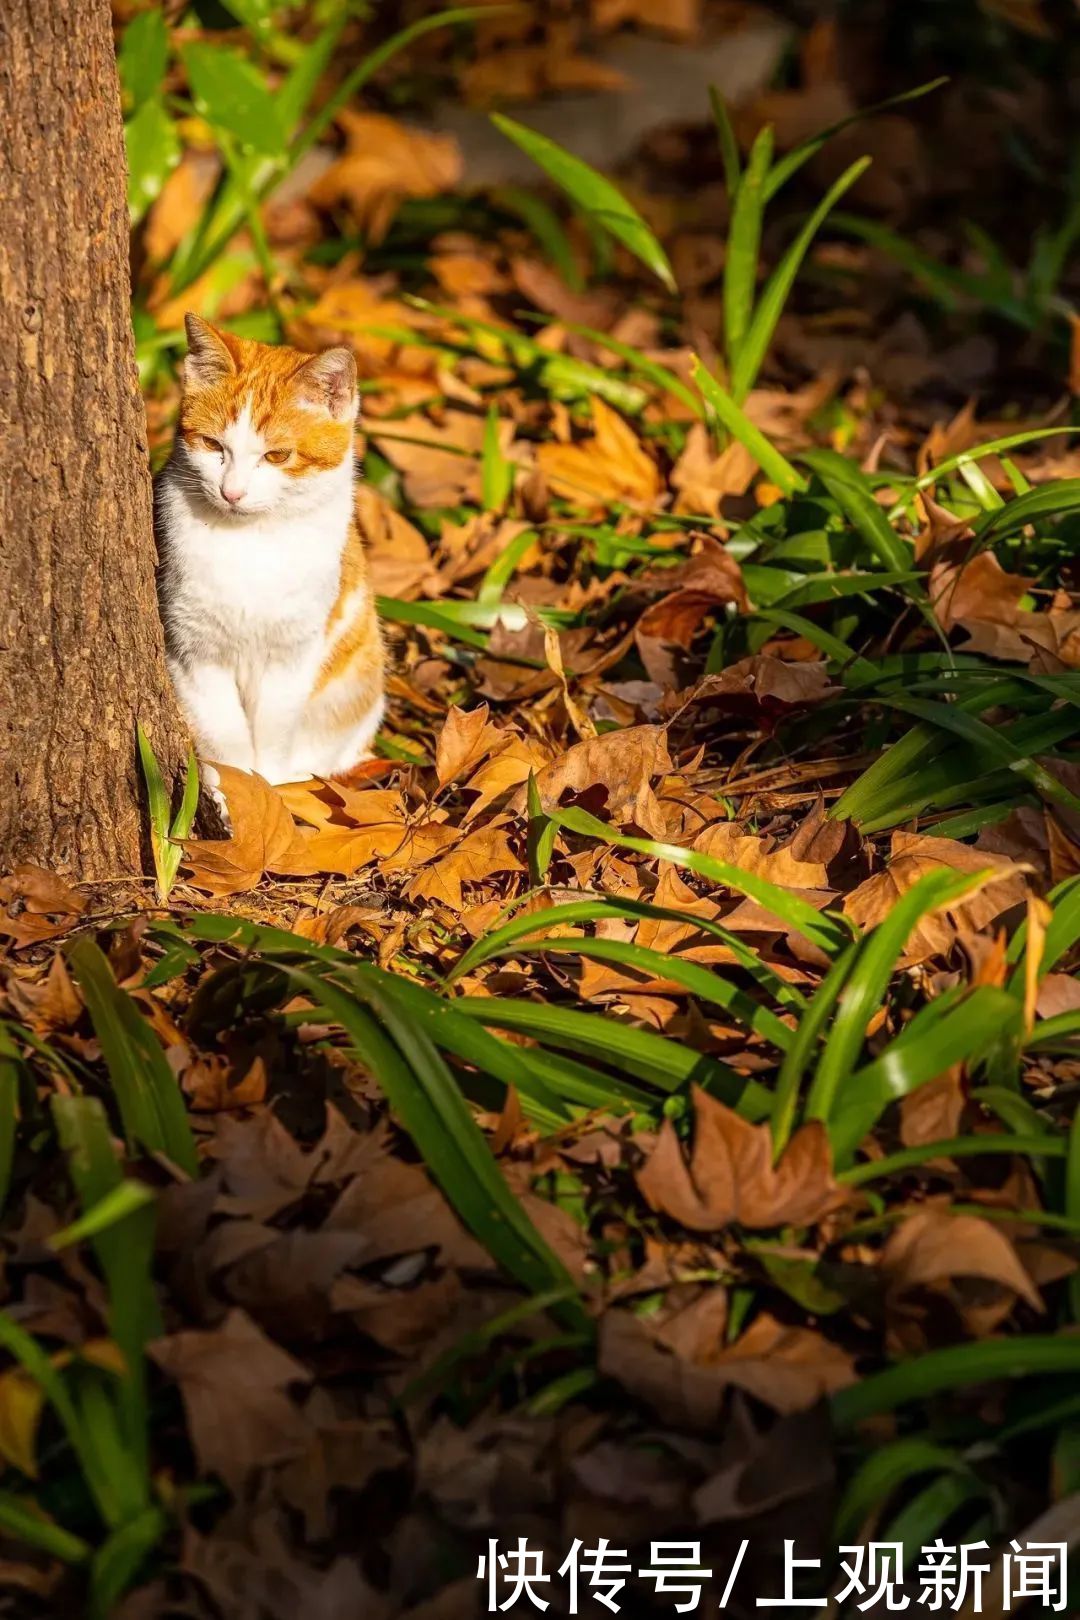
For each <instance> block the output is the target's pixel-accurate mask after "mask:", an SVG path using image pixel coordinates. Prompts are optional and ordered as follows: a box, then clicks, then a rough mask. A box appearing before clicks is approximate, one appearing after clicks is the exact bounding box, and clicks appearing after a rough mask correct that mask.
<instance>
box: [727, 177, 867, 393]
mask: <svg viewBox="0 0 1080 1620" xmlns="http://www.w3.org/2000/svg"><path fill="white" fill-rule="evenodd" d="M869 165H870V159H869V158H859V159H858V161H857V162H855V163H852V164H851V166H850V167H849V168H847V169H845V171H844V173H843V174H842V175H841V176H840V178H839V179H838V180H836V181H835V182H834V183H833V184H832V185H831V186H830V187H829V189H828V191H827V192H826V193H825V195H824V197H823V198H822V199H821V201H820V202H819V203H818V205H817V207H816V208H815V209H814V211H813V213H812V214H811V215H810V218H809V219H808V220H807V221H806V224H805V225H804V226H803V228H802V230H801V231H800V232H799V234H798V236H797V237H796V238H795V240H794V242H792V244H791V246H790V247H789V248H788V250H787V252H786V253H785V254H784V257H783V258H782V259H781V260H780V263H779V264H778V265H777V267H776V269H775V270H774V271H773V273H772V275H771V276H770V277H769V279H768V281H767V282H766V283H765V286H764V288H763V290H762V293H761V297H760V298H759V299H758V303H757V308H756V310H755V311H754V318H753V320H752V322H751V323H750V329H749V331H748V332H747V333H746V336H745V339H744V340H743V342H742V343H741V345H740V348H739V356H738V360H737V361H736V363H735V365H734V367H733V369H732V373H731V392H732V395H733V396H734V398H735V399H736V400H737V401H738V403H739V404H741V403H742V401H743V400H744V399H745V398H746V396H747V394H748V393H749V392H750V390H751V388H753V386H754V383H755V381H756V380H757V375H758V372H759V371H760V370H761V367H762V365H763V364H764V362H765V356H766V354H767V353H768V350H769V344H770V343H771V342H772V337H773V333H774V332H775V330H776V323H777V322H778V321H779V319H780V316H781V315H782V314H783V312H784V305H785V304H786V303H787V301H788V296H789V294H790V292H791V289H792V287H793V286H794V284H795V277H796V276H797V275H798V273H799V269H800V266H801V265H802V262H803V259H804V258H805V257H806V254H807V251H808V249H809V247H810V244H811V242H812V241H813V240H814V237H815V236H816V235H817V233H818V231H819V230H820V228H821V226H822V223H823V222H824V220H825V218H826V216H827V215H828V213H829V211H830V210H831V209H832V208H833V207H834V206H835V205H836V203H837V202H839V200H840V198H841V197H842V196H843V195H844V193H845V191H848V190H849V189H850V187H852V186H853V185H854V184H855V182H856V180H858V178H859V176H860V175H861V174H863V173H864V172H865V170H866V169H867V168H868V167H869ZM744 183H745V182H744Z"/></svg>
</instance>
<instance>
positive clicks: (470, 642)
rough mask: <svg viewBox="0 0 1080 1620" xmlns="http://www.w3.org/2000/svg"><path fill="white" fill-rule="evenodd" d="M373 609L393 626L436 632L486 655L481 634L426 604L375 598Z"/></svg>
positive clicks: (385, 597)
mask: <svg viewBox="0 0 1080 1620" xmlns="http://www.w3.org/2000/svg"><path fill="white" fill-rule="evenodd" d="M375 606H376V609H377V610H378V613H379V617H380V618H382V619H389V620H390V622H391V623H392V624H419V625H423V626H424V627H425V628H426V629H428V630H439V631H441V632H442V634H443V635H444V636H448V637H449V639H450V640H451V641H460V642H463V643H464V645H465V646H466V647H475V648H476V649H477V650H478V651H479V652H486V651H487V644H488V638H487V636H485V635H484V634H483V633H482V631H480V630H474V629H472V628H471V626H469V625H467V624H463V623H462V622H461V621H460V620H459V619H455V618H454V617H453V616H452V615H451V614H450V613H447V612H446V611H445V610H444V607H443V606H439V607H436V606H434V605H432V604H431V603H428V602H405V601H401V600H400V599H399V598H398V597H396V596H377V597H376V598H375Z"/></svg>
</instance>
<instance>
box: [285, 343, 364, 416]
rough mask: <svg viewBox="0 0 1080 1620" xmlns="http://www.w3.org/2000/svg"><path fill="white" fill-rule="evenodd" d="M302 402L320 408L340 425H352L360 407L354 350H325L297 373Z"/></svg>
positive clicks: (306, 362) (308, 361) (313, 357)
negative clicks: (344, 423)
mask: <svg viewBox="0 0 1080 1620" xmlns="http://www.w3.org/2000/svg"><path fill="white" fill-rule="evenodd" d="M294 380H295V383H296V387H297V391H298V393H299V395H300V398H301V400H302V401H303V402H304V404H306V405H316V406H318V407H319V408H320V409H322V410H324V411H329V413H330V415H331V416H332V417H333V418H334V420H335V421H338V422H348V421H351V420H352V418H353V417H354V416H355V415H356V411H357V407H358V405H359V403H360V401H359V397H358V395H357V392H356V361H355V360H354V359H353V355H352V351H351V349H324V350H323V352H322V354H315V355H312V357H311V359H310V360H306V361H305V362H304V364H303V365H302V366H301V367H300V370H299V371H298V372H297V373H296V377H295V379H294Z"/></svg>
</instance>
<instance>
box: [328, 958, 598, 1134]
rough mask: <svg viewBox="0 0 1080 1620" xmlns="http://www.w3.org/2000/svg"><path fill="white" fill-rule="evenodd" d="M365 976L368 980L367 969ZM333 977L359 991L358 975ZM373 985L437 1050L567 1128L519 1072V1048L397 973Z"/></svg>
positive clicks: (537, 1084)
mask: <svg viewBox="0 0 1080 1620" xmlns="http://www.w3.org/2000/svg"><path fill="white" fill-rule="evenodd" d="M366 976H367V977H371V973H370V970H368V972H367V974H366ZM335 977H338V978H340V979H342V980H346V981H347V984H348V988H349V989H350V990H351V991H352V993H353V994H357V993H359V986H358V984H357V974H355V973H353V974H350V973H349V971H348V969H346V968H342V969H340V970H339V972H338V973H337V974H336V975H335ZM377 982H378V984H379V987H380V991H381V993H382V994H383V995H386V996H389V997H390V998H391V999H392V1000H394V1001H395V1002H396V1003H397V1004H398V1005H399V1006H400V1008H401V1009H402V1012H403V1013H404V1014H406V1015H407V1016H408V1017H409V1018H410V1019H412V1020H413V1021H414V1023H415V1025H416V1027H417V1028H418V1029H423V1030H425V1031H426V1032H427V1034H428V1036H429V1037H430V1039H431V1040H432V1042H433V1043H434V1044H435V1045H436V1046H437V1047H439V1048H440V1050H442V1051H444V1052H451V1053H452V1054H453V1055H454V1057H457V1058H460V1059H461V1061H462V1062H463V1063H471V1064H474V1065H475V1066H476V1067H477V1068H478V1069H480V1070H481V1071H482V1072H483V1073H485V1074H489V1075H491V1076H493V1077H494V1078H495V1079H496V1080H498V1081H500V1082H501V1084H502V1085H504V1086H514V1087H515V1088H516V1090H517V1091H518V1093H519V1094H520V1096H521V1099H522V1102H523V1104H524V1105H525V1107H526V1111H528V1110H529V1105H530V1104H535V1105H536V1107H538V1108H539V1109H541V1110H542V1111H543V1112H544V1114H545V1115H546V1116H547V1117H548V1118H549V1119H550V1120H551V1121H552V1125H553V1127H554V1126H557V1125H559V1124H566V1123H567V1121H568V1120H569V1119H570V1118H571V1117H572V1116H571V1113H570V1110H569V1109H567V1108H566V1107H565V1106H564V1105H563V1104H562V1103H561V1102H560V1100H559V1097H558V1096H557V1095H556V1094H555V1093H554V1092H552V1091H551V1090H550V1088H549V1087H548V1086H547V1085H546V1084H545V1083H544V1082H543V1081H542V1080H541V1079H539V1077H538V1076H537V1075H536V1074H535V1073H533V1072H527V1073H523V1072H522V1066H521V1052H520V1050H519V1049H518V1048H516V1047H513V1046H511V1045H509V1043H508V1042H506V1041H500V1040H498V1039H497V1038H496V1037H495V1036H494V1035H489V1034H488V1032H487V1030H485V1029H477V1027H476V1025H475V1024H474V1023H473V1022H472V1021H471V1020H470V1019H468V1018H462V1016H461V1015H460V1013H459V1012H458V1011H457V1009H456V1007H455V1006H454V1003H453V1002H452V1001H444V1000H443V998H442V997H441V996H437V995H435V994H433V993H432V991H430V990H427V989H425V988H424V987H423V986H422V985H419V984H414V983H412V982H411V981H410V980H409V979H406V978H405V977H404V976H402V975H399V974H394V973H382V974H379V976H378V981H377Z"/></svg>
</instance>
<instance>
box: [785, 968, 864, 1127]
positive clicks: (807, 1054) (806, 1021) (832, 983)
mask: <svg viewBox="0 0 1080 1620" xmlns="http://www.w3.org/2000/svg"><path fill="white" fill-rule="evenodd" d="M858 950H859V945H858V942H857V941H855V940H852V941H851V942H850V943H849V944H848V945H847V946H846V947H845V948H844V950H842V951H841V952H840V955H839V956H838V957H837V958H836V960H835V961H834V962H833V964H832V966H831V967H830V969H829V971H828V973H827V974H826V975H825V977H824V979H823V980H822V981H821V984H820V985H819V986H818V989H817V992H816V994H815V995H814V998H813V1000H812V1001H811V1003H810V1006H809V1008H808V1010H807V1012H806V1013H805V1014H804V1015H803V1017H802V1018H801V1019H800V1020H799V1023H798V1025H797V1026H796V1030H795V1039H794V1040H793V1041H792V1042H791V1045H790V1046H789V1047H788V1049H787V1051H786V1052H785V1054H784V1061H783V1063H782V1064H781V1065H780V1072H779V1074H778V1075H777V1077H776V1092H775V1096H774V1099H773V1107H772V1114H771V1116H770V1121H769V1123H770V1128H771V1131H772V1142H773V1157H774V1159H778V1158H779V1157H780V1155H781V1153H782V1152H783V1151H784V1148H785V1147H786V1146H787V1143H788V1140H789V1139H790V1136H791V1133H792V1130H793V1129H794V1126H795V1119H796V1114H797V1111H798V1106H799V1091H800V1088H801V1086H802V1082H803V1078H804V1076H805V1075H806V1072H807V1070H808V1069H809V1068H810V1066H811V1064H812V1062H813V1058H814V1053H815V1051H816V1048H817V1043H818V1040H819V1039H820V1037H821V1034H822V1032H823V1030H824V1028H825V1026H826V1024H827V1023H828V1021H829V1019H830V1017H831V1016H832V1012H833V1009H834V1007H835V1006H836V1003H837V1000H838V999H839V996H840V993H841V991H842V990H843V988H844V985H845V984H846V982H847V977H848V974H849V973H850V972H851V968H852V964H853V962H854V961H855V958H856V955H857V953H858Z"/></svg>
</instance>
